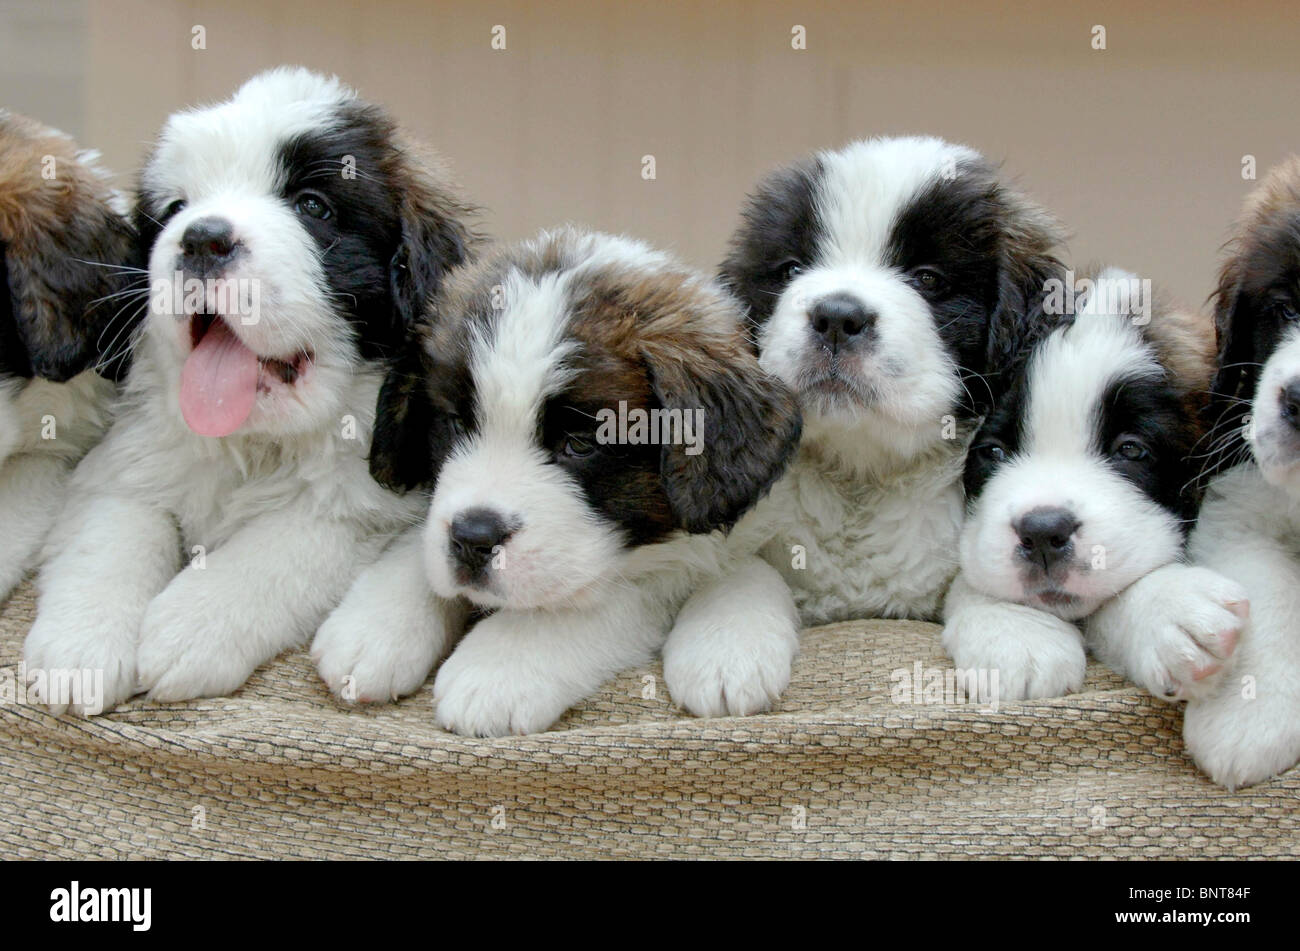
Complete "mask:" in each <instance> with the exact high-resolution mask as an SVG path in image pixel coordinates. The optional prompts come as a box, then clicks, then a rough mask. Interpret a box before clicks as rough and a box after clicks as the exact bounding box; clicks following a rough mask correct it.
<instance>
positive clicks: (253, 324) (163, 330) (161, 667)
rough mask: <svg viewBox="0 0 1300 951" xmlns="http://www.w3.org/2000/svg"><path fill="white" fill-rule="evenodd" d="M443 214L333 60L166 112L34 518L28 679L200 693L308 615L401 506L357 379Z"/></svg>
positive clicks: (416, 294) (232, 685)
mask: <svg viewBox="0 0 1300 951" xmlns="http://www.w3.org/2000/svg"><path fill="white" fill-rule="evenodd" d="M465 214H466V208H465V207H464V206H463V205H462V204H461V203H460V201H459V200H458V199H456V198H455V197H454V196H453V194H452V193H451V192H450V191H449V190H448V187H447V185H446V184H444V182H443V180H442V175H441V171H440V169H439V167H438V166H437V165H436V164H429V163H428V162H427V161H426V160H425V159H423V158H421V156H420V155H418V154H417V153H416V152H415V151H413V150H412V148H411V147H410V146H409V145H408V144H407V143H406V142H404V140H403V139H402V138H401V136H400V135H399V134H398V132H397V130H396V129H395V127H394V125H393V122H392V120H391V119H390V118H389V117H388V116H387V115H386V114H385V113H384V112H383V111H382V110H380V109H379V108H377V107H375V106H373V105H368V104H366V103H364V102H361V101H360V100H358V99H357V98H356V96H355V94H354V93H353V92H352V91H351V90H350V89H348V88H347V87H345V86H344V85H342V84H341V83H340V82H338V81H337V80H336V79H333V78H326V77H323V76H319V75H316V74H313V73H310V72H308V71H306V70H303V69H288V68H283V69H276V70H272V71H269V72H266V73H263V74H261V75H258V76H255V77H254V78H252V79H251V80H249V81H248V82H247V83H246V84H245V85H244V86H243V87H242V88H240V89H239V91H238V92H236V93H235V95H234V96H233V97H232V98H231V99H229V100H228V101H226V102H223V103H220V104H218V105H214V106H210V107H206V108H200V109H194V110H187V111H184V112H178V113H176V114H175V115H173V116H171V118H170V119H168V121H167V123H166V125H165V126H164V127H163V130H162V132H161V134H160V136H159V138H158V140H157V143H156V144H155V146H154V149H153V152H152V154H151V155H150V157H149V158H148V160H147V162H146V164H145V166H144V169H143V172H142V174H141V176H140V194H139V205H138V208H137V228H138V230H139V232H140V234H141V238H142V240H143V241H144V243H145V246H146V248H147V249H148V262H149V273H148V279H149V294H150V302H149V312H148V315H147V317H146V318H145V321H144V324H143V326H142V328H141V333H140V336H139V340H138V342H137V343H136V345H135V350H134V357H133V360H134V362H133V365H132V368H131V370H130V373H129V375H128V377H127V380H126V384H125V394H124V402H123V406H122V408H121V411H120V413H119V415H118V417H117V419H116V420H115V422H114V423H113V426H112V428H111V429H110V431H109V433H108V435H107V436H106V437H105V439H104V441H103V442H102V443H101V444H100V445H99V446H97V447H96V448H95V449H94V450H93V451H91V452H90V453H89V454H88V455H87V456H86V458H85V459H84V460H83V461H82V463H81V465H80V466H79V467H78V468H77V470H76V473H75V475H74V477H73V492H72V499H71V502H70V504H69V506H68V507H67V509H66V510H65V512H64V514H63V516H62V518H61V519H60V520H59V523H58V524H57V525H56V526H55V529H54V531H53V533H52V536H51V542H50V558H49V560H48V562H47V563H46V565H45V568H44V570H43V571H42V573H41V575H40V582H39V587H40V600H39V606H38V614H37V619H36V623H35V626H34V627H33V629H32V631H31V633H30V635H29V636H28V638H27V644H26V651H25V654H26V658H25V659H26V663H27V667H28V674H29V677H30V676H32V672H33V671H34V670H36V671H39V670H50V669H65V668H71V669H86V668H90V669H98V670H102V671H103V672H104V680H103V682H104V693H105V696H104V698H103V700H104V703H103V708H104V709H111V708H112V707H113V706H114V705H115V704H117V703H119V702H121V701H123V700H125V699H126V698H128V697H130V696H131V695H132V694H134V693H136V692H139V691H147V692H148V693H149V695H150V697H152V698H154V699H157V700H178V699H183V698H187V697H196V696H212V695H220V694H226V693H229V692H231V691H233V690H234V689H236V688H237V687H239V686H240V685H241V684H242V683H243V682H244V680H245V679H246V678H247V677H248V676H249V674H250V673H252V671H253V670H254V669H255V668H256V667H258V666H259V665H260V664H262V663H264V662H265V661H267V660H269V659H271V658H272V657H274V656H275V655H276V654H278V653H280V652H281V651H283V650H284V649H286V648H288V647H290V646H292V645H294V644H297V643H299V642H300V641H302V640H303V639H305V638H306V637H308V636H310V635H311V633H312V632H314V631H315V630H316V628H317V627H318V626H319V625H320V623H321V621H322V620H323V619H324V617H325V616H326V614H327V613H328V612H329V610H330V608H331V607H333V606H334V605H335V604H337V603H338V600H339V598H340V597H341V596H342V595H343V593H344V592H346V590H347V586H348V584H349V583H350V582H351V580H352V578H353V576H354V574H355V572H356V570H357V569H358V567H359V566H360V565H361V564H362V563H363V562H366V561H368V560H370V559H371V558H373V556H374V555H376V554H377V553H378V551H379V550H380V548H381V547H382V544H383V543H384V541H385V540H386V539H387V537H388V536H389V535H390V534H392V533H395V532H396V531H397V530H398V529H399V528H401V527H403V526H405V525H406V524H408V523H409V522H410V521H411V520H412V519H413V518H414V517H415V516H416V514H417V509H416V507H415V506H414V505H413V504H412V502H411V501H409V500H405V499H402V498H401V497H400V496H398V495H396V494H394V493H391V492H388V491H386V490H385V489H383V488H381V487H380V486H379V485H377V484H376V483H375V482H374V480H373V479H371V478H370V476H369V473H368V471H367V456H368V455H369V449H370V437H371V429H372V425H373V421H374V413H375V401H376V398H377V396H378V392H379V387H380V383H381V381H382V378H383V374H384V371H385V363H384V359H385V357H387V356H388V355H391V354H393V353H396V352H397V350H398V348H399V345H400V344H401V343H402V342H403V340H404V337H405V335H406V334H407V332H408V327H409V325H410V324H411V322H412V320H413V319H414V317H415V316H416V314H417V313H418V312H419V310H420V309H421V307H422V306H423V302H424V300H425V298H426V296H427V295H428V294H429V293H430V292H431V291H433V290H434V289H435V288H436V286H437V285H438V284H439V282H440V281H441V278H442V276H443V274H444V272H445V271H446V270H447V269H448V268H450V267H452V266H454V265H456V264H459V263H460V262H461V261H463V260H464V259H465V258H466V255H467V251H468V249H469V244H470V240H471V235H470V233H469V232H468V231H467V230H466V227H465V224H464V223H463V219H464V217H465ZM47 702H49V703H50V705H51V707H52V708H53V709H55V710H56V711H57V710H61V709H63V708H64V707H65V706H66V705H67V704H65V703H64V702H63V698H58V697H50V698H47ZM76 706H80V707H81V708H82V709H83V710H84V709H85V705H84V704H83V705H76Z"/></svg>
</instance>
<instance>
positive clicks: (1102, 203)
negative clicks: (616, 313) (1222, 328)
mask: <svg viewBox="0 0 1300 951" xmlns="http://www.w3.org/2000/svg"><path fill="white" fill-rule="evenodd" d="M498 24H500V25H503V26H504V27H505V28H506V40H507V49H506V50H505V51H494V50H493V49H492V48H491V45H490V41H491V30H492V27H493V26H494V25H498ZM795 24H799V25H802V26H804V27H806V29H807V45H808V48H807V49H806V50H803V51H795V50H792V49H791V44H790V39H791V28H792V26H794V25H795ZM1097 24H1100V25H1103V26H1105V27H1106V30H1107V46H1108V48H1107V49H1106V50H1104V51H1095V50H1093V49H1092V48H1091V40H1092V35H1091V30H1092V27H1093V26H1094V25H1097ZM195 25H202V26H204V27H205V28H206V41H207V49H206V50H194V49H192V48H191V30H192V27H193V26H195ZM280 62H297V63H303V64H306V65H308V66H312V67H316V68H319V69H324V70H330V71H334V72H337V73H339V74H340V75H342V76H343V77H344V78H346V79H347V80H349V81H350V82H352V83H353V84H355V85H357V86H358V87H359V88H360V89H361V91H362V92H363V94H365V95H366V96H368V97H371V98H374V99H378V100H381V101H383V102H385V103H387V104H388V105H389V106H390V107H391V108H392V109H393V110H394V111H395V112H396V113H397V115H398V116H399V118H401V119H402V120H403V121H404V122H406V123H407V124H408V125H409V126H410V127H412V128H413V129H414V130H415V131H416V132H417V133H418V134H419V135H421V136H422V137H424V138H426V139H428V140H430V141H431V142H433V143H434V144H435V145H437V146H438V147H439V148H440V149H441V150H442V151H443V152H444V153H445V154H446V155H447V156H448V157H449V158H450V160H451V161H452V163H453V166H454V167H455V169H456V171H457V172H458V175H459V177H460V179H461V181H462V182H463V184H464V185H465V188H466V190H467V192H468V193H469V195H470V196H471V197H472V198H474V199H475V200H477V201H479V202H480V203H482V204H483V205H485V206H486V207H487V208H489V209H490V212H491V213H490V215H489V216H488V218H487V220H486V223H487V225H488V227H489V229H490V230H491V231H492V233H494V234H496V235H499V236H503V237H518V236H522V235H526V234H528V233H530V232H532V231H533V230H535V229H537V228H539V227H541V226H544V225H548V224H555V223H558V222H561V221H565V220H572V221H576V222H581V223H585V224H589V225H593V226H597V227H601V228H606V229H617V230H623V231H627V232H630V233H633V234H637V235H641V236H643V237H646V238H649V239H651V240H653V241H655V242H657V243H660V244H664V245H668V246H671V247H674V248H676V249H677V250H678V251H679V252H681V253H682V254H683V255H684V256H686V257H687V258H688V259H690V260H692V261H694V262H696V263H698V264H700V265H703V266H708V267H711V266H712V265H713V264H714V262H716V261H717V260H718V258H719V257H720V255H721V250H722V248H723V245H724V242H725V239H726V236H727V234H728V233H729V231H730V230H731V228H732V226H733V223H734V220H735V215H736V210H737V208H738V206H739V202H740V200H741V197H742V196H743V194H744V193H745V191H746V190H747V189H748V188H749V186H750V185H751V184H752V183H753V181H754V179H755V178H756V177H757V176H758V175H759V174H761V173H762V172H763V171H764V170H766V169H768V168H770V167H772V166H773V165H774V164H776V163H780V162H783V161H785V160H787V159H790V158H793V157H795V156H797V155H799V154H801V153H803V152H805V151H807V150H809V149H812V148H814V147H819V146H827V145H835V144H838V143H842V142H843V141H845V140H847V139H849V138H852V137H855V136H861V135H865V134H871V133H881V132H929V133H937V134H941V135H944V136H947V137H950V138H955V139H959V140H964V141H966V142H969V143H970V144H972V145H975V146H976V147H978V148H980V149H982V150H984V151H985V152H986V153H988V154H990V155H991V156H994V157H996V158H999V159H1004V160H1005V161H1006V165H1007V168H1008V169H1009V170H1010V171H1011V172H1012V173H1014V174H1015V175H1017V176H1018V177H1019V178H1020V180H1021V181H1022V182H1023V184H1024V185H1025V186H1026V187H1027V188H1028V189H1029V190H1030V191H1032V192H1033V193H1034V194H1036V195H1037V196H1038V197H1039V198H1040V199H1041V200H1042V201H1043V202H1045V203H1046V204H1047V205H1048V206H1050V207H1051V208H1053V209H1055V210H1056V211H1057V212H1058V213H1059V214H1060V215H1061V216H1062V217H1063V218H1064V219H1065V220H1066V222H1067V223H1068V224H1069V225H1070V227H1071V229H1072V230H1073V232H1074V234H1075V236H1076V237H1075V238H1074V240H1073V241H1072V243H1071V246H1070V253H1071V255H1072V257H1073V258H1074V259H1076V260H1078V261H1080V262H1083V261H1086V260H1089V259H1094V258H1105V259H1107V260H1110V261H1113V262H1115V263H1118V264H1123V265H1125V266H1129V267H1133V268H1136V269H1140V270H1145V271H1146V273H1147V274H1149V275H1150V276H1152V277H1154V278H1155V279H1157V280H1160V281H1163V282H1164V283H1166V284H1167V285H1168V286H1170V287H1171V288H1172V289H1173V290H1174V291H1175V292H1177V293H1179V294H1180V295H1182V296H1184V297H1185V298H1187V299H1189V300H1191V301H1192V302H1194V303H1200V302H1201V301H1203V299H1204V297H1205V295H1206V293H1207V292H1208V291H1209V289H1210V287H1211V286H1212V281H1213V267H1214V261H1215V256H1216V251H1217V248H1218V247H1219V245H1220V244H1221V242H1222V240H1223V237H1224V234H1225V230H1226V227H1227V224H1228V222H1229V220H1230V219H1231V217H1232V215H1233V214H1234V213H1235V210H1236V208H1237V206H1238V204H1239V202H1240V199H1241V196H1242V195H1243V194H1244V192H1245V191H1246V190H1247V188H1248V187H1249V185H1250V182H1247V181H1243V179H1242V173H1241V164H1242V157H1243V156H1244V155H1247V154H1250V155H1254V156H1255V157H1256V159H1257V161H1258V164H1259V168H1260V171H1261V172H1262V171H1263V170H1265V169H1266V168H1267V167H1268V166H1269V165H1270V164H1272V163H1273V162H1275V161H1276V160H1277V159H1279V158H1280V157H1282V156H1283V155H1285V154H1287V153H1288V152H1290V151H1292V150H1297V149H1300V123H1297V114H1298V113H1300V107H1298V106H1297V103H1300V65H1298V64H1300V15H1297V13H1296V8H1295V5H1294V2H1236V3H1231V4H1225V3H1220V2H1207V0H1192V2H1183V3H1174V2H1167V0H1155V2H1149V0H1148V2H1143V3H1141V4H1136V3H1131V2H1110V0H1093V2H1087V3H1044V2H1040V3H1028V2H1024V3H991V2H982V0H949V2H947V3H938V2H933V0H916V2H906V3H899V2H876V0H862V2H851V0H844V2H835V0H823V2H813V0H802V2H767V0H762V2H741V0H721V2H699V3H685V2H676V0H667V2H665V0H656V2H645V3H623V2H618V3H614V2H610V3H599V2H592V0H587V2H582V0H548V2H546V3H521V2H508V0H493V2H486V3H485V2H478V3H472V2H428V3H422V2H413V0H409V2H408V0H371V2H368V3H356V4H353V3H347V2H341V0H294V2H283V3H280V2H274V0H256V2H254V0H234V2H229V0H227V2H220V3H215V2H213V3H208V2H166V0H45V2H43V3H18V2H16V0H0V103H2V104H5V105H10V106H12V107H14V108H19V109H24V110H26V111H31V112H34V113H36V114H37V115H40V116H42V117H45V118H48V119H50V120H51V121H55V122H58V123H60V124H63V125H64V126H65V127H66V128H68V129H69V131H73V132H74V133H76V134H77V135H79V136H80V137H81V138H83V139H84V141H85V142H86V143H88V144H92V145H95V146H96V147H98V148H100V149H102V150H103V152H104V153H105V156H106V158H107V160H108V162H109V163H111V165H112V166H113V167H114V168H116V169H118V170H120V171H121V172H122V180H123V181H124V182H129V181H130V179H131V177H132V173H133V171H134V168H135V166H136V164H137V163H138V161H139V159H140V156H141V153H142V151H143V149H144V147H145V144H146V143H147V142H148V140H149V139H150V137H151V136H152V134H153V132H154V131H155V130H156V128H157V126H158V124H159V123H160V122H161V120H162V118H163V117H164V116H165V115H166V113H167V112H169V111H170V110H172V109H174V108H176V107H177V106H180V105H182V104H185V103H191V102H198V101H203V100H209V99H215V98H220V97H223V96H225V95H227V94H228V93H229V92H230V91H231V90H232V89H233V88H234V87H235V86H236V85H237V84H238V83H239V82H240V81H241V80H242V79H243V78H245V77H246V76H247V75H248V74H250V73H251V72H253V71H255V70H257V69H259V68H261V67H264V66H268V65H271V64H275V63H280ZM647 154H649V155H654V156H655V159H656V164H657V176H658V177H657V179H656V180H655V181H644V180H643V179H642V177H641V158H642V156H643V155H647Z"/></svg>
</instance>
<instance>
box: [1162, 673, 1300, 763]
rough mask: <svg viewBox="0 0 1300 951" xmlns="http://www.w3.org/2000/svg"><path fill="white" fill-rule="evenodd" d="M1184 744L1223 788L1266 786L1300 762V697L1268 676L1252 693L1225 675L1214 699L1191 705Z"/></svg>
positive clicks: (1187, 715) (1233, 678)
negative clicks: (1270, 780)
mask: <svg viewBox="0 0 1300 951" xmlns="http://www.w3.org/2000/svg"><path fill="white" fill-rule="evenodd" d="M1293 675H1294V674H1293V672H1291V671H1286V672H1283V676H1293ZM1252 692H1253V694H1254V696H1253V699H1248V696H1249V694H1250V693H1252ZM1183 741H1184V742H1185V743H1186V744H1187V751H1188V752H1189V753H1190V754H1191V755H1192V759H1194V760H1195V761H1196V765H1197V766H1199V767H1200V768H1201V769H1202V770H1204V772H1205V773H1206V775H1208V776H1209V777H1210V778H1211V779H1212V780H1214V781H1215V782H1216V783H1218V784H1219V785H1220V786H1226V787H1228V788H1229V789H1239V788H1240V787H1242V786H1250V785H1252V784H1254V783H1258V782H1263V781H1264V780H1266V779H1270V778H1272V777H1273V776H1276V775H1277V774H1278V773H1280V772H1282V771H1283V770H1285V769H1289V768H1291V767H1292V766H1294V765H1296V763H1297V762H1300V696H1298V695H1297V693H1296V691H1295V690H1294V689H1293V688H1292V689H1288V688H1287V687H1285V686H1281V685H1274V684H1272V683H1270V682H1269V680H1266V679H1264V677H1263V676H1261V677H1260V679H1259V681H1258V683H1257V684H1256V685H1255V686H1254V690H1253V691H1249V690H1247V688H1246V685H1245V684H1242V683H1241V682H1240V678H1237V677H1235V676H1232V677H1229V676H1225V677H1224V678H1223V679H1222V682H1221V683H1220V684H1219V685H1218V689H1217V690H1216V691H1215V692H1214V694H1213V695H1212V696H1210V697H1208V698H1205V699H1197V700H1193V701H1192V702H1191V703H1189V704H1188V705H1187V713H1186V716H1185V719H1184V721H1183Z"/></svg>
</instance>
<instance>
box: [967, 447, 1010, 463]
mask: <svg viewBox="0 0 1300 951" xmlns="http://www.w3.org/2000/svg"><path fill="white" fill-rule="evenodd" d="M972 452H974V453H975V454H976V455H978V456H979V457H980V458H982V459H983V460H985V461H986V462H991V463H994V464H998V463H1003V462H1006V461H1007V451H1006V449H1005V448H1003V447H1002V446H1001V445H999V444H998V443H995V442H985V443H980V444H979V445H978V446H976V447H975V448H974V449H973V450H972Z"/></svg>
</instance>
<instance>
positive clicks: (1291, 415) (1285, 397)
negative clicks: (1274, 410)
mask: <svg viewBox="0 0 1300 951" xmlns="http://www.w3.org/2000/svg"><path fill="white" fill-rule="evenodd" d="M1278 401H1279V403H1280V406H1279V408H1278V411H1279V412H1280V413H1281V415H1282V421H1283V422H1284V423H1286V424H1287V425H1288V426H1290V427H1291V428H1292V429H1293V430H1296V431H1297V432H1300V380H1292V381H1291V382H1290V383H1288V384H1287V385H1286V386H1284V387H1282V392H1281V393H1280V394H1279V395H1278Z"/></svg>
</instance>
